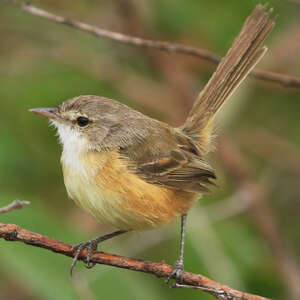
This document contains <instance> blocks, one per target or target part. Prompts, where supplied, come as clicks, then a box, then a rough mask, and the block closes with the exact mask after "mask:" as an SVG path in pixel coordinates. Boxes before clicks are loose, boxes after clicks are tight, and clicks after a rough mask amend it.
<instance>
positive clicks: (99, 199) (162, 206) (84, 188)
mask: <svg viewBox="0 0 300 300" xmlns="http://www.w3.org/2000/svg"><path fill="white" fill-rule="evenodd" d="M269 15H270V11H269V12H267V13H266V12H265V8H264V7H262V6H257V7H256V9H255V10H254V11H253V12H252V14H251V15H250V16H249V17H248V19H247V20H246V22H245V24H244V26H243V28H242V30H241V32H240V34H239V35H238V37H237V38H236V40H235V41H234V43H233V45H232V47H231V49H230V50H229V51H228V53H227V54H226V56H225V57H224V58H223V59H222V61H221V63H220V64H219V66H218V68H217V70H216V71H215V73H214V74H213V76H212V77H211V79H210V80H209V82H208V83H207V85H206V86H205V88H204V89H203V90H202V91H201V93H200V95H199V97H198V98H197V100H196V101H195V103H194V106H193V108H192V110H191V112H190V113H189V116H188V118H187V120H186V122H185V123H184V124H183V125H182V126H181V127H179V128H172V127H171V126H169V125H168V124H166V123H163V122H160V121H157V120H154V119H152V118H149V117H147V116H145V115H143V114H141V113H139V112H137V111H135V110H133V109H131V108H129V107H128V106H126V105H123V104H121V103H119V102H116V101H114V100H111V99H107V98H104V97H98V96H91V95H88V96H79V97H76V98H73V99H70V100H68V101H66V102H63V103H62V104H61V105H59V106H58V107H57V108H52V109H33V110H32V111H33V112H35V113H37V114H40V115H44V116H46V117H49V118H50V119H51V122H52V123H53V124H54V125H55V126H56V127H57V130H58V134H59V138H60V141H61V143H62V145H63V153H62V157H61V162H62V166H63V174H64V181H65V185H66V188H67V191H68V194H69V196H70V197H71V198H72V199H74V200H75V201H76V203H78V204H79V205H80V206H81V207H82V208H83V209H85V210H86V211H88V212H89V213H90V214H91V215H93V216H94V217H95V218H96V219H97V220H99V221H100V222H104V223H108V224H111V225H113V226H114V227H116V228H117V229H118V231H116V234H115V235H117V234H121V233H124V232H125V231H128V230H142V229H147V228H153V227H156V226H159V225H162V224H165V223H168V222H170V221H171V220H172V219H174V218H175V217H176V216H182V240H183V237H184V228H185V222H186V214H187V212H188V210H189V208H190V207H191V206H192V204H193V203H194V201H195V199H196V198H197V197H198V196H199V195H201V194H203V193H206V192H208V190H209V186H211V185H213V182H212V180H213V179H215V178H216V176H215V173H214V171H213V169H212V168H211V167H210V166H209V164H208V162H207V161H206V155H207V153H208V152H209V151H211V149H212V137H213V120H214V116H215V114H216V113H217V111H218V110H219V109H220V107H221V106H222V104H223V103H224V102H225V100H226V99H228V97H229V96H230V95H231V94H232V93H233V92H234V90H235V89H236V88H237V87H238V86H239V84H240V83H241V82H242V81H243V80H244V79H245V77H246V76H247V75H248V74H249V72H250V71H251V70H252V69H253V68H254V66H255V65H256V64H257V62H258V61H259V60H260V59H261V57H262V56H263V55H264V54H265V52H266V50H267V49H266V48H265V47H262V46H261V45H262V43H263V42H264V40H265V38H266V37H267V35H268V34H269V32H270V31H271V29H272V28H273V26H274V22H273V21H272V20H270V19H269ZM109 237H111V235H109ZM109 237H105V238H104V239H107V238H109ZM102 240H103V237H102V238H100V239H96V240H92V241H90V242H89V243H84V244H82V245H80V246H79V248H78V252H77V254H76V257H75V259H74V262H73V266H74V264H75V262H76V259H77V257H78V255H79V254H80V251H81V249H82V248H83V247H85V246H87V245H88V244H89V245H90V247H91V248H92V249H95V245H97V243H98V242H99V241H102ZM182 269H183V242H182V247H181V255H180V259H179V262H178V264H177V265H176V268H175V270H174V272H175V273H174V276H176V278H177V277H178V278H179V279H180V277H181V275H182ZM178 278H177V279H178Z"/></svg>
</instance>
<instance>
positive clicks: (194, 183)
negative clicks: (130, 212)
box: [120, 128, 216, 193]
mask: <svg viewBox="0 0 300 300" xmlns="http://www.w3.org/2000/svg"><path fill="white" fill-rule="evenodd" d="M165 129H166V130H165V131H164V133H163V134H162V136H161V138H159V137H158V136H156V137H155V138H154V139H151V138H150V140H152V141H155V143H156V144H155V145H153V144H152V145H149V144H148V143H145V142H141V143H140V144H139V145H135V147H134V151H132V150H133V149H130V148H127V149H122V150H121V151H120V153H121V154H122V155H123V156H125V158H126V159H127V160H129V162H130V163H129V165H130V166H131V170H132V171H133V172H135V173H136V174H138V175H140V176H141V177H142V178H143V179H144V180H146V181H147V182H150V183H153V184H159V185H164V186H168V187H170V188H173V189H179V190H185V191H191V192H197V193H207V192H209V190H208V188H207V185H214V183H213V182H211V181H210V179H215V178H216V176H215V173H214V171H213V169H212V168H211V167H210V166H209V164H208V163H206V162H205V161H204V160H203V159H202V158H201V157H200V156H199V153H197V149H196V147H195V146H194V145H193V142H192V141H191V139H190V138H189V137H187V136H186V135H185V134H183V133H182V132H181V131H179V130H174V129H170V128H165ZM168 130H170V132H168ZM167 132H168V133H167ZM162 137H164V138H162ZM139 148H140V149H139ZM145 148H147V150H146V149H145ZM149 149H156V150H155V152H153V151H149Z"/></svg>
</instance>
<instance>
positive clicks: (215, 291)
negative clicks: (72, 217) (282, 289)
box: [0, 223, 270, 300]
mask: <svg viewBox="0 0 300 300" xmlns="http://www.w3.org/2000/svg"><path fill="white" fill-rule="evenodd" d="M0 238H3V239H5V240H7V241H19V242H23V243H25V244H28V245H32V246H36V247H41V248H44V249H47V250H51V251H53V252H56V253H60V254H63V255H66V256H70V257H74V254H75V252H73V251H72V246H71V245H68V244H65V243H63V242H60V241H57V240H54V239H51V238H49V237H47V236H44V235H41V234H38V233H34V232H31V231H28V230H26V229H23V228H21V227H19V226H18V225H15V224H2V223H0ZM86 256H87V250H83V251H82V252H81V254H80V256H79V259H80V260H83V261H86ZM91 262H93V263H97V264H104V265H109V266H113V267H118V268H123V269H128V270H133V271H137V272H144V273H148V274H152V275H155V276H157V277H168V276H169V275H170V274H171V272H172V267H171V266H170V265H168V264H166V263H163V262H161V263H157V262H151V261H144V260H136V259H132V258H128V257H123V256H118V255H113V254H108V253H103V252H98V251H95V252H94V253H93V255H92V258H91ZM183 284H184V285H188V286H189V288H195V289H201V290H202V291H204V292H206V293H209V294H211V295H213V296H215V297H216V298H217V299H222V300H270V299H267V298H264V297H260V296H256V295H252V294H247V293H243V292H240V291H237V290H235V289H232V288H230V287H228V286H226V285H222V284H220V283H217V282H215V281H213V280H211V279H209V278H207V277H205V276H202V275H200V274H195V273H190V272H184V276H183ZM190 286H193V287H190Z"/></svg>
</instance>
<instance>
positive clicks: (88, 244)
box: [70, 230, 128, 275]
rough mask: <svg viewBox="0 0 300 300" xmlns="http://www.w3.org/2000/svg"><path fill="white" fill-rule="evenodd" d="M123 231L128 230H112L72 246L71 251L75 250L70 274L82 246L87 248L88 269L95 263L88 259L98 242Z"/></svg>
mask: <svg viewBox="0 0 300 300" xmlns="http://www.w3.org/2000/svg"><path fill="white" fill-rule="evenodd" d="M125 232H128V231H127V230H117V231H114V232H112V233H109V234H106V235H102V236H99V237H97V238H95V239H92V240H89V241H87V242H83V243H80V244H78V245H75V246H73V247H72V249H71V251H75V250H76V253H75V255H74V258H73V261H72V265H71V269H70V273H71V275H72V273H73V269H74V267H75V265H76V263H77V260H78V257H79V255H80V253H81V251H82V250H83V249H84V248H87V249H88V254H87V257H86V267H87V268H89V269H90V268H92V267H93V266H94V265H95V263H91V262H90V260H91V256H92V252H93V251H95V250H97V247H98V244H99V243H101V242H103V241H106V240H109V239H111V238H113V237H115V236H117V235H120V234H123V233H125Z"/></svg>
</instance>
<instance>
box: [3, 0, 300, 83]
mask: <svg viewBox="0 0 300 300" xmlns="http://www.w3.org/2000/svg"><path fill="white" fill-rule="evenodd" d="M5 1H8V2H10V3H11V4H13V5H15V6H18V7H20V8H21V9H22V10H23V11H25V12H27V13H30V14H32V15H36V16H40V17H42V18H44V19H47V20H50V21H53V22H55V23H59V24H63V25H67V26H70V27H72V28H74V29H78V30H81V31H85V32H88V33H90V34H93V35H95V36H97V37H101V38H108V39H110V40H113V41H116V42H119V43H123V44H127V45H133V46H136V47H144V48H153V49H157V50H162V51H167V52H170V53H175V52H176V53H181V54H186V55H192V56H196V57H198V58H202V59H205V60H207V61H210V62H212V63H214V64H218V63H219V62H220V60H221V58H220V57H219V56H218V55H216V54H215V53H213V52H211V51H209V50H206V49H200V48H196V47H190V46H185V45H182V44H179V43H170V42H164V41H154V40H149V39H142V38H139V37H135V36H129V35H126V34H123V33H119V32H114V31H110V30H106V29H102V28H99V27H96V26H93V25H90V24H87V23H83V22H78V21H74V20H71V19H69V18H66V17H63V16H59V15H56V14H53V13H50V12H48V11H46V10H43V9H41V8H37V7H35V6H33V5H31V4H27V3H23V2H19V1H17V0H5ZM251 75H252V76H253V77H256V78H259V79H262V80H266V81H272V82H275V83H277V84H281V85H283V86H286V87H298V88H299V87H300V77H299V76H291V75H287V74H281V73H275V72H270V71H265V70H261V69H256V70H254V71H252V72H251Z"/></svg>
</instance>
